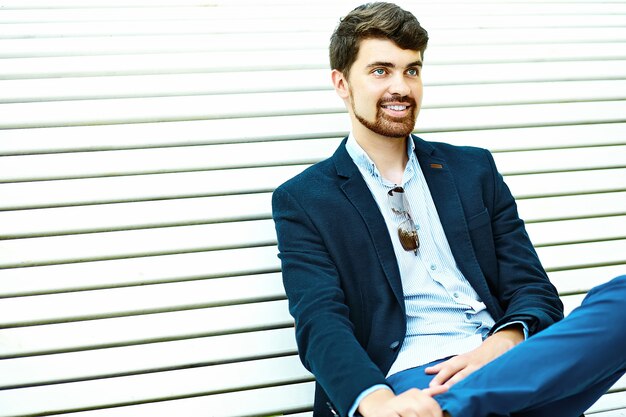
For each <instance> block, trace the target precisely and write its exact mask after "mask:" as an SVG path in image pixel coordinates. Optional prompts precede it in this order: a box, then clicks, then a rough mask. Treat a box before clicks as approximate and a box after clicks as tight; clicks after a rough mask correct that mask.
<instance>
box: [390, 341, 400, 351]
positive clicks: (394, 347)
mask: <svg viewBox="0 0 626 417" xmlns="http://www.w3.org/2000/svg"><path fill="white" fill-rule="evenodd" d="M399 346H400V341H398V340H396V341H395V342H393V343H392V344H390V345H389V349H391V350H396V349H398V347H399Z"/></svg>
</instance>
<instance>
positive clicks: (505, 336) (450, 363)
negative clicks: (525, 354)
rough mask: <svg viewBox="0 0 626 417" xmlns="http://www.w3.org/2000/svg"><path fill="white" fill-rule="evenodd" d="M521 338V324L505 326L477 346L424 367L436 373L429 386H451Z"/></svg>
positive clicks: (522, 338) (508, 348)
mask: <svg viewBox="0 0 626 417" xmlns="http://www.w3.org/2000/svg"><path fill="white" fill-rule="evenodd" d="M523 340H524V331H523V328H522V326H521V325H517V324H514V325H511V326H508V327H505V328H504V329H502V330H500V331H498V332H496V333H494V334H493V335H491V336H489V337H488V338H487V339H486V340H485V341H484V342H483V344H482V345H480V346H479V347H478V348H476V349H474V350H472V351H470V352H467V353H464V354H462V355H459V356H455V357H453V358H450V359H448V360H447V361H445V362H441V363H440V364H437V365H435V366H431V367H429V368H426V373H427V374H429V375H432V374H437V376H435V378H433V380H432V381H431V382H430V388H431V389H432V388H435V387H440V386H446V387H448V388H449V387H451V386H452V385H454V384H456V383H457V382H459V381H461V380H462V379H464V378H465V377H467V376H468V375H469V374H471V373H472V372H474V371H476V370H478V369H480V368H482V367H483V366H485V365H486V364H488V363H489V362H491V361H492V360H494V359H496V358H497V357H498V356H500V355H502V354H504V353H505V352H507V351H508V350H510V349H512V348H513V347H515V345H517V344H518V343H521V342H522V341H523Z"/></svg>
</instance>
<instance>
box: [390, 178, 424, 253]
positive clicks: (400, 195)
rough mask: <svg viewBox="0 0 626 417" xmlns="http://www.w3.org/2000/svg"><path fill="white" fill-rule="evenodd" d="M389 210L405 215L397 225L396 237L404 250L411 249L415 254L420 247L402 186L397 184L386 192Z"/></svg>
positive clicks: (408, 250)
mask: <svg viewBox="0 0 626 417" xmlns="http://www.w3.org/2000/svg"><path fill="white" fill-rule="evenodd" d="M387 196H388V198H389V204H390V205H391V211H393V212H394V213H395V214H399V215H401V216H404V217H405V220H403V221H402V222H401V223H400V224H399V225H398V237H399V238H400V243H401V244H402V247H403V248H404V250H405V251H407V252H410V251H413V252H414V253H415V254H416V255H417V248H419V247H420V240H419V237H418V236H417V228H416V227H415V223H414V222H413V218H412V217H411V207H410V206H409V201H408V200H407V198H406V194H405V193H404V188H402V187H400V186H397V187H394V188H392V189H391V190H389V192H388V193H387Z"/></svg>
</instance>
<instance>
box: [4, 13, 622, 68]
mask: <svg viewBox="0 0 626 417" xmlns="http://www.w3.org/2000/svg"><path fill="white" fill-rule="evenodd" d="M564 17H565V16H560V17H559V20H563V18H564ZM544 18H547V17H545V16H544ZM495 19H496V17H492V20H495ZM516 19H517V17H516ZM584 19H587V20H593V16H585V17H584ZM448 20H449V21H448V24H450V25H451V24H452V21H453V19H448ZM579 20H581V19H579ZM602 20H603V21H612V23H614V24H607V27H609V26H613V27H624V26H625V25H626V16H605V17H604V18H603V19H602ZM254 22H256V23H257V24H259V22H261V24H263V23H262V21H260V20H258V21H257V20H254V21H251V24H253V23H254ZM423 22H424V24H425V25H426V20H425V19H424V20H423ZM272 23H273V24H275V25H276V24H278V25H281V26H285V24H286V23H287V22H285V21H280V20H279V21H276V22H269V21H268V22H266V24H267V25H271V24H272ZM289 23H291V24H295V23H294V22H289ZM215 24H216V25H217V24H221V25H228V22H224V21H219V22H217V23H215ZM524 24H525V26H524V27H527V26H526V25H528V24H529V22H528V20H525V21H524ZM240 26H241V25H240ZM333 26H334V22H333V23H332V24H331V25H329V27H333ZM268 27H269V26H268ZM318 29H319V28H318ZM299 30H302V28H299ZM330 30H332V29H329V33H330ZM291 31H293V29H291ZM623 50H624V48H623V47H622V46H620V43H619V42H616V43H610V42H597V43H594V44H593V48H589V49H588V50H586V51H585V58H586V59H587V60H614V59H618V60H623V59H626V53H624V52H622V51H623ZM578 59H580V44H579V43H572V44H563V43H547V44H519V45H463V46H441V47H439V48H437V49H433V50H432V51H429V52H428V63H429V64H437V65H440V64H485V63H507V62H508V63H512V62H525V63H527V62H529V61H537V60H539V61H541V60H550V61H572V60H578ZM250 62H255V70H256V71H262V70H270V71H271V70H285V69H321V68H328V64H327V52H326V50H325V49H309V50H301V49H298V50H288V51H287V50H285V51H281V50H278V51H276V50H274V51H263V52H259V51H248V52H246V53H245V54H242V53H241V52H239V51H233V52H226V51H215V52H195V53H191V52H186V53H185V52H181V53H162V54H134V55H133V54H126V55H123V54H118V55H92V56H80V57H74V56H57V57H55V56H47V57H32V56H29V57H14V58H10V57H6V56H5V57H4V58H3V62H2V64H3V65H2V67H0V79H14V78H40V77H42V78H49V77H54V78H57V77H84V76H111V75H137V74H164V73H193V72H230V71H245V70H248V69H249V63H250Z"/></svg>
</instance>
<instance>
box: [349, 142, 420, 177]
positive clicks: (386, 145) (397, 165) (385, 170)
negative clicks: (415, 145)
mask: <svg viewBox="0 0 626 417" xmlns="http://www.w3.org/2000/svg"><path fill="white" fill-rule="evenodd" d="M353 133H354V138H355V139H356V141H357V143H358V144H359V146H361V148H363V150H364V151H365V153H367V155H368V156H369V157H370V158H371V160H372V161H374V163H375V164H376V168H378V171H379V172H380V173H381V175H382V176H383V178H385V179H386V180H388V181H391V182H393V183H394V184H401V183H402V177H403V175H404V169H405V168H406V164H407V162H408V161H409V157H408V155H407V152H406V149H407V143H406V141H407V138H406V137H404V138H390V137H385V136H381V135H378V134H376V133H374V132H372V131H370V130H367V131H358V132H357V131H354V132H353Z"/></svg>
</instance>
